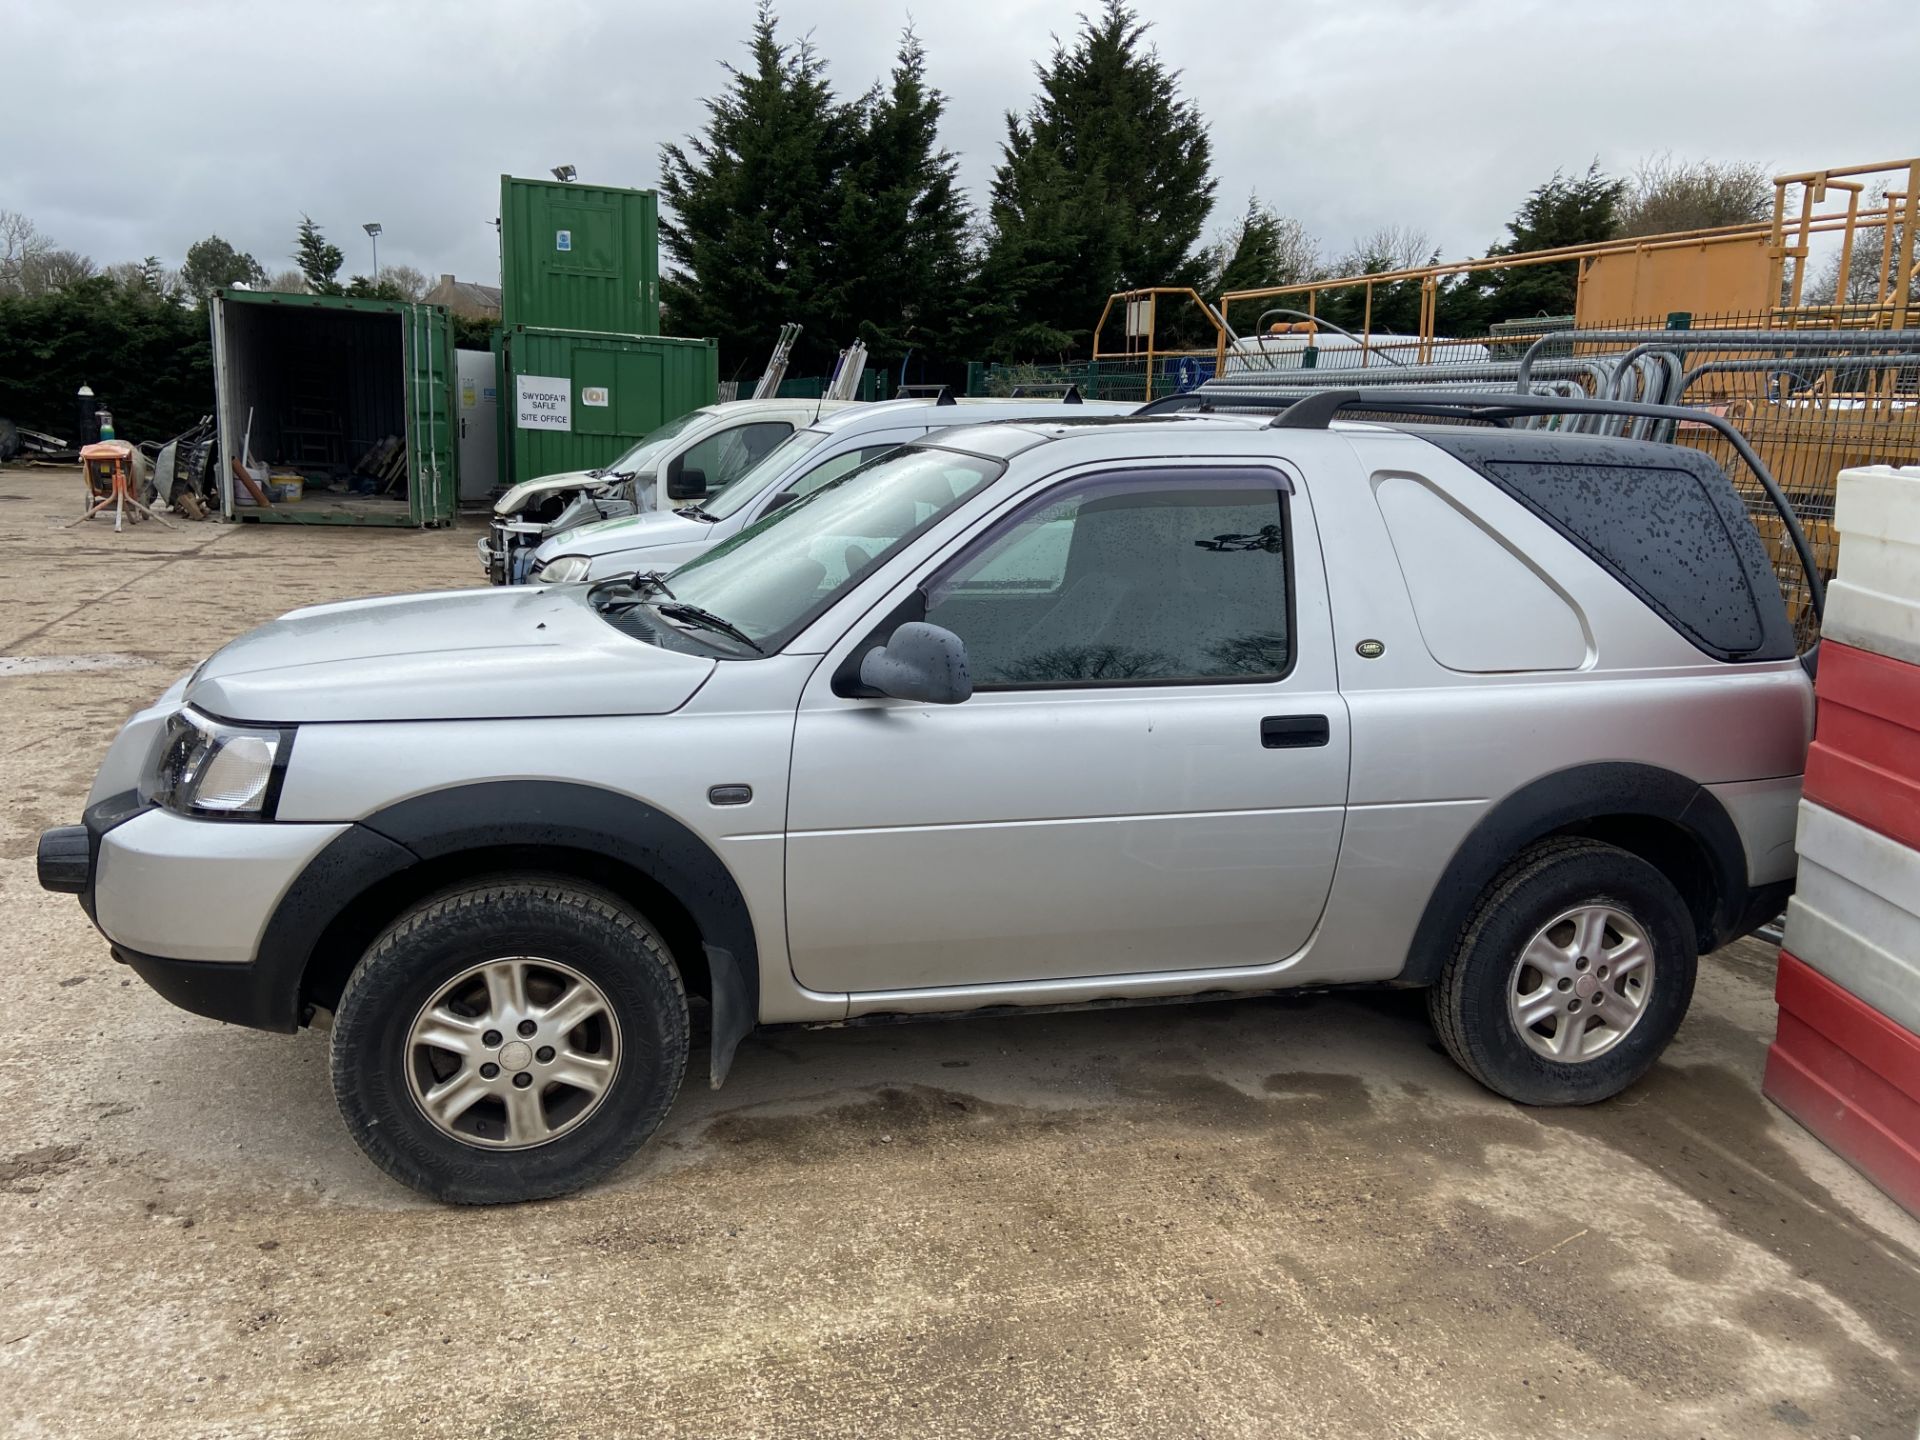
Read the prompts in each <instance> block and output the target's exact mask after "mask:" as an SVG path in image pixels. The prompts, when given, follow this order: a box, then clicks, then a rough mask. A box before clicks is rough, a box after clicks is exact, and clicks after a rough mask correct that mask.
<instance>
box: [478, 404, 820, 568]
mask: <svg viewBox="0 0 1920 1440" xmlns="http://www.w3.org/2000/svg"><path fill="white" fill-rule="evenodd" d="M853 403H854V402H852V401H849V400H794V399H788V400H725V401H722V402H720V403H719V404H716V405H703V406H701V407H700V408H699V409H698V410H689V411H688V412H687V413H686V414H685V415H682V416H680V417H679V418H678V419H674V420H669V421H668V422H667V423H666V424H664V425H662V426H661V427H660V428H659V429H657V430H655V431H653V432H652V433H650V434H648V435H647V436H645V437H644V438H643V439H642V440H641V441H640V442H639V443H638V444H636V445H635V446H634V447H633V448H632V449H630V450H628V451H627V452H626V454H624V455H622V456H621V457H620V458H619V459H617V460H615V461H613V462H611V463H610V464H608V465H605V466H602V467H601V468H600V469H598V470H564V471H560V472H557V473H555V474H552V475H542V476H540V477H539V478H538V479H534V480H528V481H525V482H524V483H522V484H519V485H516V486H514V487H513V488H512V489H511V490H509V491H507V493H506V494H504V495H502V496H501V497H500V499H499V500H498V501H497V502H495V504H494V507H493V522H492V524H491V525H490V526H489V527H488V530H487V534H486V537H485V538H484V539H482V540H481V541H480V563H481V565H482V566H483V567H484V568H485V570H486V572H487V579H489V580H491V581H492V582H493V583H494V584H495V585H516V584H519V583H521V582H522V581H524V580H525V579H526V578H527V576H526V569H527V563H528V561H529V560H530V559H531V557H532V554H533V551H534V549H535V547H537V546H538V545H539V544H540V542H541V541H542V540H544V539H546V538H547V537H548V536H549V535H555V534H558V533H559V532H560V531H562V530H568V529H571V528H573V527H574V526H576V525H580V524H584V523H585V522H587V521H589V520H603V519H609V518H611V517H613V516H616V515H633V514H636V513H644V512H646V511H649V510H658V509H664V508H666V506H667V505H668V503H669V502H671V501H675V500H697V499H699V498H701V497H702V496H707V495H715V494H718V493H719V492H720V491H722V490H724V489H725V488H726V487H727V485H728V484H730V483H731V482H732V481H734V480H736V479H738V478H739V477H740V476H742V475H744V474H745V473H746V472H747V471H749V470H751V469H752V468H753V467H754V466H755V465H757V464H758V463H759V462H760V461H761V460H762V459H764V458H765V457H766V455H767V453H768V452H769V451H771V450H773V449H775V448H776V447H777V446H778V445H779V444H780V442H781V441H783V440H785V439H786V438H787V437H788V436H790V435H792V434H793V432H794V431H795V430H797V429H799V428H800V427H801V426H802V425H807V424H810V423H812V422H813V421H814V420H817V419H819V418H820V417H822V416H824V415H831V414H833V413H834V412H836V411H839V410H844V409H846V408H847V406H849V405H850V404H853Z"/></svg>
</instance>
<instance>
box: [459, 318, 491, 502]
mask: <svg viewBox="0 0 1920 1440" xmlns="http://www.w3.org/2000/svg"><path fill="white" fill-rule="evenodd" d="M455 353H456V356H457V358H458V360H459V364H460V498H461V499H462V500H484V499H486V497H487V496H489V495H491V494H492V493H493V492H494V490H495V489H497V488H498V487H499V485H500V483H501V477H500V415H499V410H500V379H499V361H498V359H497V358H496V357H495V356H494V354H493V352H492V351H491V350H460V351H456V352H455Z"/></svg>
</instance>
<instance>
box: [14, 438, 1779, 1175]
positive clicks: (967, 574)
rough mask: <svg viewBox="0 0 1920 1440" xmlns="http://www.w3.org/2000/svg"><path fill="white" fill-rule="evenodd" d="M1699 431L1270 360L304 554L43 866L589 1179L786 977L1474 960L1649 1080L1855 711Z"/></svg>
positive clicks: (1543, 1031) (1009, 986) (399, 1137)
mask: <svg viewBox="0 0 1920 1440" xmlns="http://www.w3.org/2000/svg"><path fill="white" fill-rule="evenodd" d="M1812 711H1813V695H1812V686H1811V683H1810V681H1809V679H1808V675H1807V672H1806V670H1805V669H1803V667H1802V665H1801V664H1800V663H1799V661H1798V660H1797V658H1796V656H1795V653H1794V645H1793V640H1792V635H1791V631H1790V629H1789V625H1788V620H1787V616H1786V613H1785V607H1784V605H1783V603H1782V601H1781V598H1780V592H1779V588H1778V584H1777V582H1776V580H1775V578H1774V575H1773V573H1772V571H1771V569H1770V568H1769V565H1768V560H1767V556H1766V554H1765V551H1764V550H1763V548H1762V545H1761V542H1760V540H1759V538H1758V537H1757V535H1756V534H1755V532H1754V530H1753V528H1752V526H1751V524H1750V522H1749V521H1748V519H1747V516H1746V513H1745V510H1744V509H1743V507H1742V505H1741V503H1740V500H1739V498H1738V496H1737V494H1736V493H1735V491H1734V490H1733V488H1732V486H1731V485H1730V483H1729V482H1728V480H1727V478H1726V476H1725V475H1724V474H1722V473H1721V471H1720V470H1719V469H1718V468H1717V467H1716V466H1715V465H1714V464H1713V463H1712V462H1711V461H1710V460H1708V459H1707V458H1706V457H1704V456H1703V455H1701V454H1700V453H1698V452H1696V451H1692V450H1688V449H1682V448H1673V447H1666V446H1660V445H1654V444H1649V443H1642V442H1634V441H1615V440H1605V439H1596V438H1585V437H1572V436H1565V435H1557V434H1551V433H1543V432H1529V431H1511V430H1505V429H1488V428H1472V427H1459V426H1456V427H1440V428H1433V429H1428V430H1414V429H1406V428H1393V427H1387V426H1379V425H1351V424H1326V423H1320V424H1315V425H1302V424H1298V423H1295V424H1292V425H1282V426H1269V425H1267V424H1265V423H1264V421H1263V420H1257V419H1248V418H1244V417H1235V416H1212V417H1195V416H1181V417H1167V418H1153V419H1140V420H1119V421H1108V422H1094V423H1083V424H1058V423H1041V422H1030V423H1023V424H1005V425H990V426H981V427H974V428H968V429H965V430H950V431H944V432H941V433H940V434H938V435H936V436H932V437H929V438H928V439H926V440H923V441H920V442H917V443H915V444H913V445H909V446H907V447H905V448H903V449H900V450H896V451H894V452H893V453H892V454H890V455H888V456H886V457H884V458H881V459H879V460H876V461H874V462H873V463H871V464H869V465H867V466H865V467H862V468H861V469H858V470H856V471H854V472H852V473H851V474H850V475H848V476H846V477H844V478H842V479H840V480H838V481H836V482H835V483H833V484H831V485H828V486H825V487H823V488H821V489H819V490H816V491H814V492H813V493H812V494H810V495H808V496H806V497H805V498H804V499H801V500H799V501H797V502H796V503H794V504H792V505H789V506H786V507H784V508H782V509H780V510H777V511H775V512H774V513H773V514H771V515H769V516H768V517H766V518H765V519H763V520H761V521H760V522H759V523H758V524H756V525H754V526H752V527H751V528H749V529H748V530H746V531H744V532H743V533H742V534H740V535H738V536H736V537H734V538H733V539H732V540H730V541H728V542H727V543H726V544H724V545H721V546H719V547H717V548H715V549H713V550H710V551H708V552H707V553H706V554H704V555H701V556H700V557H698V558H697V559H695V560H693V561H691V562H690V563H688V564H686V565H684V566H682V567H681V568H679V569H677V570H675V571H673V572H672V573H671V574H669V575H666V576H664V577H659V576H656V577H650V578H636V579H634V580H632V581H603V582H600V583H597V584H594V585H591V586H560V587H535V588H513V589H494V590H481V591H472V592H455V593H444V594H429V595H412V596H400V597H392V598H386V599H376V600H365V601H358V602H352V603H346V604H338V605H325V606H319V607H315V608H312V609H306V610H299V611H295V612H294V613H293V614H290V615H288V616H286V617H284V618H283V619H281V620H278V621H276V622H274V623H272V624H270V625H267V626H265V627H263V628H261V629H259V630H256V631H254V632H253V633H251V634H249V635H246V636H244V637H242V638H241V639H239V640H236V641H234V642H233V643H232V644H230V645H228V646H227V647H226V648H225V649H223V650H221V651H220V652H219V653H218V654H216V655H215V656H214V657H213V658H212V659H210V660H208V661H207V662H206V663H205V664H203V665H202V666H201V667H200V668H199V669H198V670H196V671H195V672H194V673H193V674H192V675H191V676H189V677H187V678H186V679H184V680H182V681H180V682H179V683H178V684H176V685H175V686H173V688H171V689H170V690H168V691H167V693H166V694H165V695H163V696H162V697H161V698H160V700H159V701H158V703H156V704H155V705H154V706H152V707H151V708H149V709H147V710H145V711H142V712H141V713H140V714H138V715H136V716H135V717H134V718H133V719H132V720H131V721H130V722H129V723H128V725H127V727H126V728H125V729H124V730H123V731H122V732H121V733H120V736H119V738H118V739H117V740H116V741H115V742H114V744H113V746H112V748H111V749H110V751H109V752H108V754H107V757H106V760H105V763H104V764H103V766H102V768H101V771H100V775H99V778H98V780H97V781H96V782H95V785H94V789H93V794H92V797H91V799H90V802H89V805H88V808H87V812H86V817H85V823H84V825H81V826H72V827H66V828H63V829H59V830H52V831H49V832H47V833H46V834H45V835H44V836H43V837H42V839H41V845H40V876H41V882H42V884H44V885H46V886H47V887H48V888H50V889H56V890H64V891H72V892H76V893H78V894H79V896H80V898H81V901H82V904H83V905H84V906H85V907H86V909H87V912H88V914H89V915H90V916H91V917H92V919H93V920H94V922H95V923H96V924H97V925H98V926H99V928H100V929H101V931H102V932H103V933H104V934H105V935H106V937H107V939H108V940H109V941H110V942H111V944H112V946H113V950H114V954H115V955H116V956H117V957H118V958H120V959H121V960H123V961H125V962H126V963H127V964H129V965H130V966H132V967H133V969H134V970H135V971H136V972H138V973H139V974H140V975H141V976H142V977H143V978H144V979H145V980H146V981H147V982H148V983H149V984H151V985H152V986H153V987H154V988H155V989H156V990H158V991H159V992H160V993H161V994H162V995H164V996H166V997H167V998H168V999H170V1000H172V1001H174V1002H175V1003H177V1004H179V1005H182V1006H185V1007H186V1008H188V1009H190V1010H194V1011H197V1012H199V1013H201V1014H204V1015H209V1016H213V1017H216V1018H219V1019H222V1020H227V1021H232V1022H235V1023H239V1024H246V1025H253V1026H258V1027H261V1028H264V1029H271V1030H282V1031H290V1030H293V1029H294V1028H295V1027H297V1026H300V1025H304V1024H306V1023H308V1022H309V1021H311V1020H312V1019H313V1018H314V1016H315V1015H316V1013H317V1012H320V1011H331V1012H332V1013H333V1033H332V1048H333V1084H334V1089H335V1092H336V1095H337V1097H338V1100H339V1104H340V1108H341V1111H342V1113H343V1114H344V1116H345V1118H346V1122H347V1125H348V1126H349V1128H350V1129H351V1130H352V1132H353V1134H354V1137H355V1138H356V1139H357V1140H358V1142H359V1143H360V1145H361V1146H362V1148H363V1149H364V1150H365V1151H366V1153H367V1154H368V1155H369V1156H371V1157H372V1159H373V1160H374V1161H375V1163H377V1164H378V1165H380V1166H381V1167H382V1168H383V1169H385V1170H386V1171H387V1172H388V1173H389V1174H391V1175H393V1176H395V1177H396V1178H398V1179H399V1180H401V1181H403V1182H405V1183H406V1184H408V1185H411V1186H414V1187H415V1188H417V1189H419V1190H422V1191H424V1192H426V1193H428V1194H430V1195H434V1196H438V1197H440V1198H442V1199H445V1200H451V1201H462V1202H489V1201H510V1200H520V1199H526V1198H529V1197H534V1196H544V1195H553V1194H558V1193H561V1192H564V1191H567V1190H571V1189H574V1188H576V1187H578V1186H581V1185H584V1184H586V1183H588V1182H590V1181H592V1180H593V1179H595V1178H596V1177H598V1176H601V1175H603V1174H605V1173H606V1172H607V1171H608V1170H610V1169H612V1168H613V1167H614V1166H616V1165H618V1164H619V1163H620V1162H621V1161H622V1160H623V1159H625V1158H626V1157H627V1156H629V1155H630V1154H631V1153H632V1152H633V1151H634V1150H635V1149H636V1148H637V1147H638V1146H640V1145H641V1144H642V1143H643V1142H644V1141H645V1140H646V1139H647V1138H648V1136H649V1135H651V1134H652V1132H653V1131H654V1129H655V1128H656V1127H657V1126H658V1125H659V1124H660V1122H661V1119H662V1117H663V1116H664V1115H665V1114H666V1112H667V1109H668V1107H669V1105H670V1104H671V1103H672V1101H673V1098H674V1095H675V1093H676V1091H677V1090H678V1089H679V1087H680V1084H681V1081H682V1077H683V1075H684V1073H685V1070H686V1067H687V1057H688V1051H689V1048H690V1041H691V1036H690V1029H691V1021H690V1018H689V997H690V996H699V997H703V998H704V999H705V1000H706V1002H707V1004H706V1007H705V1013H706V1015H707V1016H708V1017H709V1018H708V1024H707V1028H708V1029H709V1032H710V1033H709V1037H708V1038H709V1057H710V1058H709V1068H710V1074H711V1078H712V1081H713V1083H715V1084H716V1085H717V1084H719V1083H720V1081H721V1080H722V1079H723V1078H724V1076H725V1075H726V1072H727V1069H728V1066H729V1065H730V1063H731V1061H732V1058H733V1055H734V1051H735V1047H736V1046H737V1045H738V1044H739V1043H740V1041H741V1040H742V1038H743V1037H745V1036H746V1035H747V1034H748V1033H749V1032H750V1031H751V1030H752V1029H753V1028H754V1027H755V1026H756V1025H767V1026H774V1025H817V1024H832V1023H839V1022H846V1021H852V1020H862V1019H874V1018H882V1017H887V1018H900V1017H911V1016H917V1015H927V1014H934V1013H939V1012H953V1011H969V1010H986V1009H995V1008H998V1007H1003V1006H1063V1005H1086V1004H1098V1003H1112V1002H1116V1001H1151V1000H1168V999H1175V998H1182V997H1194V996H1226V995H1240V994H1248V993H1256V992H1262V991H1272V990H1276V989H1280V988H1284V987H1296V986H1329V985H1347V984H1355V983H1370V984H1381V985H1397V986H1420V987H1426V988H1427V990H1428V992H1429V995H1430V997H1431V1009H1432V1015H1433V1019H1434V1023H1435V1025H1436V1027H1437V1029H1438V1031H1439V1034H1440V1038H1441V1039H1442V1041H1443V1042H1444V1043H1445V1046H1446V1048H1447V1050H1448V1051H1449V1053H1450V1054H1451V1055H1452V1056H1453V1057H1454V1059H1455V1060H1457V1061H1458V1062H1459V1063H1460V1065H1461V1066H1462V1067H1464V1068H1465V1069H1466V1070H1467V1072H1468V1073H1470V1074H1471V1075H1472V1076H1474V1077H1475V1078H1476V1079H1477V1080H1479V1081H1480V1082H1482V1083H1483V1084H1485V1085H1487V1086H1488V1087H1490V1088H1491V1089H1493V1090H1495V1091H1497V1092H1499V1093H1500V1094H1502V1095H1505V1096H1508V1097H1511V1098H1512V1099H1514V1100H1517V1101H1521V1102H1525V1103H1531V1104H1579V1103H1585V1102H1589V1101H1595V1100H1600V1099H1604V1098H1606V1097H1608V1096H1610V1095H1613V1094H1615V1093H1616V1092H1618V1091H1619V1090H1620V1089H1622V1088H1623V1087H1624V1086H1626V1085H1629V1084H1630V1083H1632V1082H1633V1081H1634V1080H1635V1079H1636V1078H1637V1077H1638V1076H1640V1075H1641V1074H1643V1073H1644V1072H1645V1071H1646V1070H1647V1068H1648V1067H1649V1066H1650V1065H1651V1064H1652V1063H1653V1062H1654V1060H1655V1058H1656V1057H1657V1056H1658V1055H1659V1054H1660V1052H1661V1050H1662V1049H1663V1047H1664V1046H1665V1045H1666V1044H1667V1042H1668V1041H1669V1039H1671V1038H1672V1036H1673V1033H1674V1031H1675V1029H1676V1027H1677V1026H1678V1025H1679V1024H1680V1021H1681V1018H1682V1016H1683V1015H1684V1014H1685V1013H1686V1009H1687V1005H1688V1001H1689V998H1690V996H1691V994H1692V990H1693V983H1694V973H1695V962H1696V957H1697V956H1698V955H1699V954H1701V953H1702V952H1704V951H1706V950H1709V949H1711V948H1713V947H1715V946H1717V945H1719V944H1721V943H1723V942H1724V941H1726V940H1727V939H1729V938H1730V937H1733V936H1736V935H1738V934H1741V933H1743V932H1744V931H1745V930H1746V929H1748V928H1750V927H1751V926H1753V925H1754V924H1756V923H1758V922H1759V921H1760V920H1763V919H1765V918H1766V917H1768V916H1771V915H1772V914H1774V913H1775V912H1777V911H1778V910H1779V908H1780V906H1781V904H1782V903H1783V900H1784V897H1785V894H1786V891H1787V890H1788V888H1789V887H1790V885H1791V877H1792V873H1793V828H1794V805H1795V802H1796V799H1797V797H1798V794H1799V790H1800V772H1801V768H1802V762H1803V757H1804V755H1805V751H1806V747H1807V744H1808V740H1809V734H1810V729H1811V722H1812Z"/></svg>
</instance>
